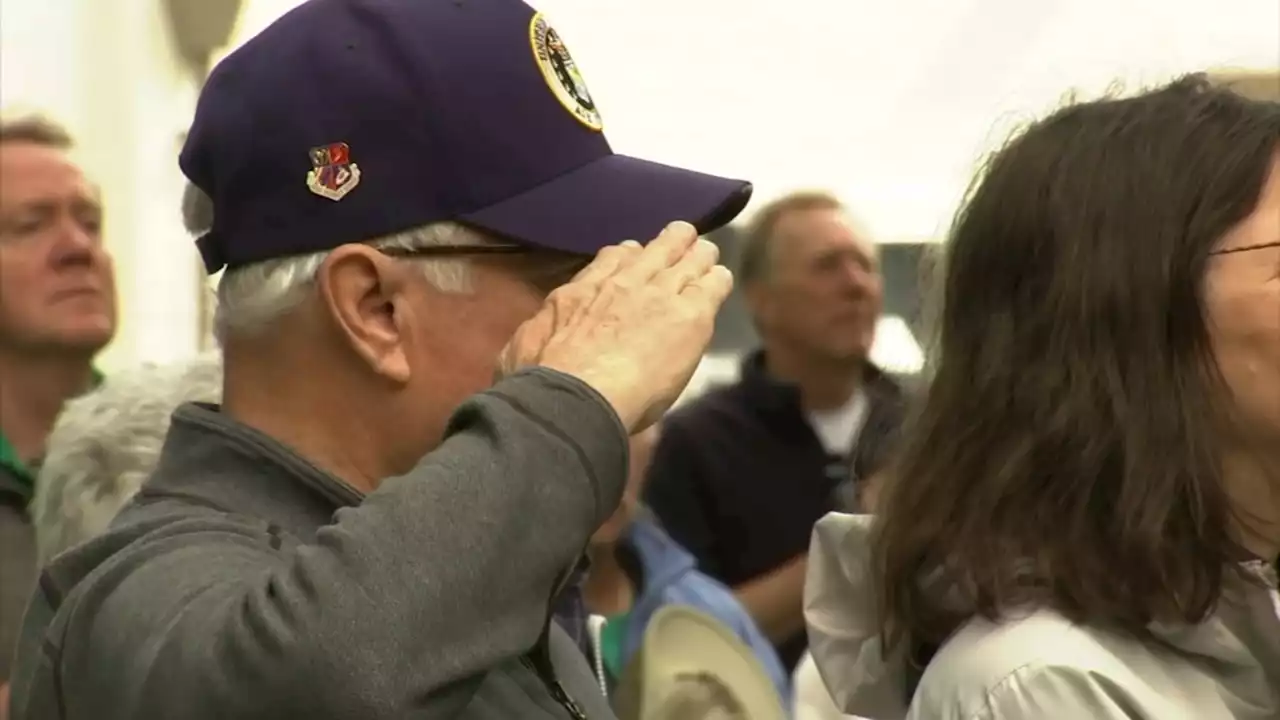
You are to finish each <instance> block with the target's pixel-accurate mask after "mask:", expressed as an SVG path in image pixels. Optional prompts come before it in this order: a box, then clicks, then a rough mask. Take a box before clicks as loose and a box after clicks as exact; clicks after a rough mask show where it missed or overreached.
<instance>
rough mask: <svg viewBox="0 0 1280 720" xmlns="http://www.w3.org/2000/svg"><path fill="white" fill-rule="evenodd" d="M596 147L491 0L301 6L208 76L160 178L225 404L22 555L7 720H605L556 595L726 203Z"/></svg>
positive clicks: (541, 35)
mask: <svg viewBox="0 0 1280 720" xmlns="http://www.w3.org/2000/svg"><path fill="white" fill-rule="evenodd" d="M601 127H602V124H601V119H600V115H599V112H598V110H597V109H596V107H595V104H594V101H593V100H592V99H591V97H590V96H589V95H587V93H586V90H585V86H584V85H583V84H582V82H581V74H580V72H579V71H578V70H577V67H576V65H575V64H574V62H573V59H572V58H571V57H570V56H569V55H568V52H567V50H566V49H565V45H564V42H563V40H562V39H561V38H560V37H559V36H558V35H557V34H556V33H555V31H554V30H553V29H552V28H550V27H549V25H548V24H547V22H546V19H545V18H543V17H542V16H541V15H539V14H537V13H535V12H534V11H533V10H532V9H531V8H529V7H528V6H527V5H525V4H523V3H522V2H519V1H518V0H468V1H467V2H457V3H443V2H421V0H380V1H379V2H376V3H374V2H363V1H358V0H310V2H306V3H303V4H302V5H300V6H299V7H298V8H297V9H295V10H293V11H292V12H290V13H288V14H286V15H285V16H284V17H282V18H281V19H280V20H278V21H277V22H276V23H275V24H273V25H272V26H270V27H268V28H267V29H266V30H264V31H263V32H262V33H261V34H260V35H258V36H257V37H256V38H254V39H252V40H250V41H249V42H248V43H246V44H245V45H243V46H242V47H240V48H239V49H238V50H236V51H235V52H234V53H232V54H231V55H230V56H228V57H227V58H226V59H225V60H223V61H222V62H221V63H220V64H219V65H218V67H217V68H216V69H215V70H214V72H213V74H212V76H211V77H210V79H209V82H208V84H207V85H206V86H205V89H204V91H203V93H202V95H201V98H200V102H199V104H198V108H197V111H196V118H195V121H194V124H193V126H192V129H191V132H190V135H189V137H188V139H187V143H186V146H185V147H184V149H183V152H182V157H181V165H182V168H183V170H184V172H185V173H186V174H187V176H188V178H190V179H191V181H192V182H193V183H194V184H195V185H196V186H198V187H199V188H200V189H201V190H202V191H203V192H205V193H206V194H207V195H209V196H210V198H211V201H212V208H213V216H212V220H213V222H212V227H211V228H210V230H209V232H207V233H205V234H204V235H203V236H202V237H201V238H200V239H199V241H198V245H199V247H200V251H201V254H202V257H203V258H204V260H205V265H206V267H207V269H208V270H209V271H210V272H216V271H219V270H222V269H223V268H225V269H226V273H225V275H224V277H223V279H222V282H221V285H220V286H219V290H218V294H219V305H218V313H217V318H216V321H217V326H218V328H217V329H218V337H219V340H220V342H221V344H222V347H223V353H224V355H223V359H224V370H225V372H224V389H223V404H222V405H221V406H220V407H217V406H208V405H196V404H188V405H184V406H182V407H181V408H179V409H178V411H177V412H176V413H174V416H173V420H172V424H171V426H170V429H169V433H168V436H167V438H166V440H165V446H164V448H163V450H162V452H161V456H160V460H159V463H158V465H157V468H156V471H155V473H154V474H153V475H152V476H151V478H150V479H149V480H148V481H147V482H146V483H145V484H144V485H143V487H142V489H141V491H140V492H139V493H138V495H136V496H135V497H134V499H133V501H131V502H130V503H129V504H128V505H126V506H125V508H124V509H123V510H122V511H121V513H120V514H119V515H117V517H116V518H115V520H114V521H113V522H112V524H111V527H110V528H109V529H108V530H107V532H106V533H104V534H103V535H101V536H100V537H98V538H97V539H95V540H94V541H93V542H89V543H86V544H83V545H80V546H78V547H76V548H74V549H72V550H70V551H67V552H64V553H62V554H60V555H58V557H57V558H55V559H54V560H53V561H52V562H51V563H50V564H49V565H48V566H47V567H46V568H45V570H44V573H43V575H42V577H41V581H40V583H39V587H38V590H37V594H36V596H35V597H34V599H33V601H32V604H31V606H30V609H29V610H28V613H27V616H26V620H25V623H24V627H23V636H22V640H21V642H20V643H19V652H18V660H17V668H16V673H15V681H14V690H13V692H14V695H13V702H14V707H13V712H14V717H15V720H44V719H45V718H51V717H57V718H60V719H61V720H89V719H90V718H92V720H125V719H126V718H127V719H128V720H149V719H152V718H154V719H156V720H159V719H162V718H163V719H166V720H167V719H170V718H183V719H184V720H214V719H215V718H236V719H237V720H255V719H261V720H267V719H268V718H271V719H274V718H308V719H309V720H326V719H333V720H338V719H343V720H345V719H347V718H352V719H354V718H360V719H361V720H379V719H383V718H385V719H391V718H397V719H398V718H406V717H422V718H451V719H477V720H488V719H493V720H499V719H501V720H508V719H510V718H521V720H525V719H528V720H586V719H591V720H608V719H610V718H612V717H613V714H612V712H611V711H610V709H609V707H608V704H607V703H606V701H605V699H604V697H603V696H602V695H601V694H600V691H599V688H598V687H597V685H596V682H595V679H594V677H593V676H592V674H591V671H590V669H589V668H588V667H587V666H586V663H585V661H584V659H583V658H582V656H581V654H580V653H579V652H578V651H577V648H576V646H574V645H573V643H572V641H571V640H570V639H569V638H568V637H567V635H565V633H564V631H563V630H560V629H559V628H558V626H557V625H556V624H555V623H553V622H551V621H550V606H551V602H552V599H553V598H554V597H555V595H556V594H557V592H558V591H559V590H560V589H561V587H562V586H563V583H564V582H565V580H566V579H567V577H568V575H569V573H570V571H571V570H572V569H573V567H574V566H575V564H576V562H577V560H578V558H579V557H580V555H581V553H582V551H583V549H584V548H585V547H586V544H587V540H588V538H589V537H590V536H591V534H592V533H593V532H594V531H595V530H596V528H597V527H598V526H599V525H600V524H602V523H603V522H604V520H605V519H607V518H608V517H609V516H610V515H611V514H612V513H613V511H614V510H615V508H616V507H617V505H618V502H619V498H620V496H621V493H622V489H623V485H624V483H625V480H626V475H627V440H628V437H629V435H631V434H632V433H634V432H638V431H640V430H642V429H644V428H646V427H648V426H649V425H651V424H652V423H653V422H654V421H655V420H656V419H657V418H658V417H660V416H661V414H662V413H663V412H664V411H665V410H666V408H667V407H669V406H670V404H671V403H672V402H673V401H674V400H675V398H676V397H677V396H678V395H679V393H680V391H681V389H682V388H683V386H684V385H685V384H686V383H687V382H688V380H689V377H690V376H691V375H692V373H693V369H694V367H695V366H696V364H697V362H698V359H699V357H700V356H701V354H702V352H703V350H704V349H705V347H706V344H707V343H708V341H709V340H710V336H711V331H712V326H713V320H714V316H715V313H716V310H717V309H718V308H719V306H720V304H721V303H722V302H723V300H724V298H725V297H726V296H727V294H728V293H729V291H730V289H731V285H732V278H731V276H730V275H729V273H728V271H727V270H725V269H724V268H723V267H720V266H719V265H717V264H716V263H717V261H718V255H717V252H716V250H715V247H714V246H713V245H712V244H710V243H708V242H705V241H702V240H699V239H698V237H697V235H698V232H699V231H703V232H705V231H708V230H710V229H712V228H715V227H718V226H719V225H722V224H724V223H725V222H727V221H728V220H730V219H731V218H732V217H734V216H735V215H736V214H737V213H738V212H739V211H740V210H741V209H742V207H743V205H744V204H745V203H746V201H747V198H748V197H749V194H750V185H748V184H747V183H744V182H742V181H735V180H728V179H724V178H717V177H712V176H708V175H702V174H699V173H694V172H690V171H686V170H679V169H675V168H670V167H666V166H662V165H656V164H652V163H647V162H644V161H641V160H636V159H633V158H628V157H624V156H620V155H615V154H614V153H613V152H612V150H611V149H610V147H609V145H608V143H607V142H606V141H605V139H604V136H603V135H602V134H601V130H600V129H601ZM679 218H684V219H687V220H689V221H690V222H689V223H685V222H674V223H669V221H670V220H672V219H679ZM664 226H665V230H664V229H663V228H664ZM655 234H656V235H657V238H656V239H654V240H653V241H652V242H650V243H649V244H647V246H642V245H641V244H640V243H638V242H634V241H624V240H626V239H627V238H636V239H639V240H644V239H647V238H650V237H653V236H654V235H655ZM620 241H622V242H620ZM619 242H620V244H612V243H619ZM495 378H496V381H495Z"/></svg>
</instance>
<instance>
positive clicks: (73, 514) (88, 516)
mask: <svg viewBox="0 0 1280 720" xmlns="http://www.w3.org/2000/svg"><path fill="white" fill-rule="evenodd" d="M221 397H222V360H221V357H220V354H219V353H211V354H207V355H202V356H200V357H198V358H196V359H195V360H193V361H189V362H185V363H178V364H174V365H147V366H143V367H139V368H134V369H132V370H127V371H124V372H120V373H117V374H114V375H111V376H109V377H108V378H107V379H106V380H105V381H104V382H103V384H102V385H101V386H100V387H98V388H97V389H96V390H94V391H93V392H90V393H89V394H87V395H84V396H81V397H79V398H76V399H74V400H72V401H71V402H69V403H67V405H66V407H65V408H64V409H63V411H62V414H61V415H60V416H59V417H58V422H57V424H55V425H54V428H53V433H52V434H51V435H50V436H49V444H48V452H47V454H46V456H45V459H44V462H43V464H42V465H41V467H40V471H39V477H38V478H37V482H36V492H35V498H34V499H33V500H32V502H31V514H32V518H33V520H34V523H35V531H36V549H37V553H38V557H39V561H40V564H41V565H44V564H45V563H47V562H48V561H49V560H52V559H53V558H54V557H55V556H56V555H58V554H59V553H61V552H63V551H64V550H67V549H69V548H71V547H74V546H75V545H78V544H80V543H82V542H85V541H87V540H90V539H92V538H93V537H95V536H97V535H98V534H100V533H101V532H103V531H104V530H106V528H107V525H108V524H109V523H110V522H111V519H112V518H113V517H115V514H116V513H117V512H118V511H119V510H120V508H121V507H123V506H124V504H125V503H126V502H127V501H128V500H129V498H131V497H133V495H134V493H136V492H137V491H138V488H140V487H141V486H142V483H143V481H145V480H146V479H147V477H149V476H150V475H151V472H152V470H154V468H155V465H156V462H157V461H158V460H159V457H160V448H161V446H162V445H163V444H164V437H165V434H166V433H168V431H169V417H170V415H172V413H173V411H174V409H176V408H177V407H178V406H179V405H181V404H183V403H185V402H196V401H198V402H213V403H216V402H219V401H220V400H221Z"/></svg>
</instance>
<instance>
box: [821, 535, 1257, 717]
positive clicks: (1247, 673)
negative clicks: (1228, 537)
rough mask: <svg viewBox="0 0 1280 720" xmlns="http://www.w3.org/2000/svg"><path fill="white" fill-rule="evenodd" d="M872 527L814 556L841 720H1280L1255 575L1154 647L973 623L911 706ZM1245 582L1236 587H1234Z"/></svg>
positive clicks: (830, 682) (1029, 619) (1017, 624)
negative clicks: (888, 647)
mask: <svg viewBox="0 0 1280 720" xmlns="http://www.w3.org/2000/svg"><path fill="white" fill-rule="evenodd" d="M871 523H872V519H871V517H870V516H866V515H859V516H855V515H842V514H838V513H832V514H830V515H828V516H827V517H825V518H823V519H822V520H820V521H818V524H817V527H816V528H815V529H814V533H813V544H812V546H811V548H810V550H809V575H808V579H807V582H806V586H805V617H806V619H807V620H808V622H809V643H810V648H811V650H812V652H813V657H814V660H815V661H816V663H817V666H818V668H819V670H820V671H821V674H822V678H823V680H824V681H825V682H826V686H827V689H828V690H830V691H831V694H832V696H833V698H834V699H835V701H836V705H837V707H838V708H839V709H841V710H842V711H844V712H849V713H853V714H855V715H860V716H863V717H866V718H868V719H869V720H904V719H905V720H1058V719H1059V718H1061V719H1062V720H1280V592H1277V589H1276V576H1275V572H1274V571H1273V570H1272V569H1270V568H1266V567H1264V566H1263V565H1262V564H1261V563H1253V564H1251V565H1249V566H1246V568H1245V576H1246V578H1245V579H1237V578H1235V576H1232V577H1233V580H1234V581H1233V582H1232V584H1231V586H1230V588H1229V593H1228V595H1227V596H1226V597H1224V598H1223V600H1222V602H1221V603H1220V604H1219V607H1218V610H1217V611H1216V612H1215V613H1214V614H1213V615H1212V616H1210V617H1209V618H1208V619H1207V620H1205V621H1204V622H1203V623H1200V624H1197V625H1181V626H1162V627H1152V628H1151V630H1152V633H1153V634H1154V635H1155V636H1156V637H1157V638H1158V639H1159V642H1158V643H1145V642H1141V641H1139V640H1137V639H1135V638H1132V637H1129V636H1122V635H1118V634H1116V633H1112V632H1108V631H1106V630H1103V629H1101V628H1095V627H1090V626H1088V625H1075V624H1073V623H1071V622H1070V621H1068V620H1067V619H1066V618H1064V617H1063V616H1062V615H1059V614H1058V613H1055V612H1051V611H1047V610H1041V611H1028V612H1026V613H1024V614H1022V615H1020V616H1017V617H1009V618H1007V619H1005V620H1003V621H1002V622H998V623H993V622H988V621H986V620H980V619H975V620H971V621H970V622H968V623H967V624H965V625H964V626H963V627H961V628H960V629H959V630H957V631H956V632H955V634H954V635H952V636H951V638H950V639H948V640H947V642H946V643H944V644H943V646H942V649H941V650H939V651H938V653H937V654H936V655H935V656H934V657H933V660H932V661H930V663H929V666H928V668H927V669H926V670H925V672H924V676H923V677H922V678H921V680H920V684H919V686H918V687H917V688H916V691H915V696H914V698H913V700H912V702H911V704H910V707H908V706H907V703H906V691H905V687H906V672H905V669H906V665H905V659H904V658H903V657H902V656H901V654H898V653H896V652H895V654H894V655H891V656H889V657H886V656H885V655H884V654H883V653H882V652H881V645H880V637H879V629H880V624H879V621H878V616H877V613H876V611H875V603H874V600H873V596H872V593H871V588H872V586H871V582H872V580H873V577H872V575H871V572H872V570H871V563H870V557H869V553H868V547H869V546H868V538H869V532H870V530H871ZM1237 582H1238V584H1237Z"/></svg>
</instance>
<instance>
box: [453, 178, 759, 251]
mask: <svg viewBox="0 0 1280 720" xmlns="http://www.w3.org/2000/svg"><path fill="white" fill-rule="evenodd" d="M750 199H751V183H749V182H746V181H744V180H730V179H728V178H722V177H716V176H714V175H706V174H703V173H699V172H694V171H692V170H683V169H680V168H674V167H670V166H668V165H662V164H660V163H655V162H649V161H647V160H640V159H637V158H632V157H627V156H625V155H610V156H608V157H604V158H601V159H599V160H595V161H593V162H590V163H588V164H586V165H584V166H582V167H580V168H578V169H576V170H573V171H571V172H569V173H566V174H564V175H561V176H559V177H557V178H555V179H554V180H551V181H549V182H546V183H543V184H542V185H540V186H538V187H537V188H534V189H533V190H530V191H528V192H524V193H521V194H520V195H516V196H515V197H512V198H508V199H507V200H504V201H502V202H500V203H498V204H496V205H491V206H489V207H486V208H483V209H481V210H478V211H476V212H473V213H468V214H466V215H463V216H461V217H459V218H458V220H459V221H460V222H464V223H466V224H468V225H472V226H475V227H477V228H479V229H481V230H486V231H489V232H492V233H495V234H497V235H501V236H503V237H505V238H508V239H511V240H514V241H517V242H521V243H525V244H529V245H534V246H537V247H543V248H548V249H551V250H561V251H566V252H571V253H579V254H583V255H592V254H595V253H596V252H597V251H599V250H600V249H601V248H603V247H605V246H607V245H612V244H615V243H619V242H622V241H623V240H635V241H637V242H641V243H643V242H648V241H649V240H650V239H652V238H653V237H655V236H656V235H657V234H658V233H660V232H661V231H662V229H663V228H664V227H666V226H667V224H668V223H671V222H673V221H676V220H684V221H686V222H688V223H691V224H692V225H693V226H694V227H696V228H698V232H699V233H708V232H711V231H712V230H715V229H717V228H719V227H722V226H724V225H727V224H728V223H729V222H730V221H732V220H733V219H734V218H735V217H737V216H738V213H740V212H742V209H743V208H744V207H746V205H747V201H748V200H750Z"/></svg>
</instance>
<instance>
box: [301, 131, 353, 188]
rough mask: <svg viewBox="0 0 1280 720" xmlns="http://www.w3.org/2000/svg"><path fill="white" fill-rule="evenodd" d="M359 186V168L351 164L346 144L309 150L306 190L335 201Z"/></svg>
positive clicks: (333, 144)
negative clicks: (309, 165) (309, 161)
mask: <svg viewBox="0 0 1280 720" xmlns="http://www.w3.org/2000/svg"><path fill="white" fill-rule="evenodd" d="M359 184H360V167H359V166H358V165H356V164H355V163H353V162H351V148H350V147H348V146H347V144H346V143H331V144H329V145H323V146H321V147H317V148H311V171H310V172H308V173H307V189H309V190H310V191H311V192H313V193H315V194H316V195H319V196H320V197H326V198H329V199H330V200H335V201H336V200H341V199H342V198H344V197H346V196H347V193H349V192H351V191H352V190H354V189H355V188H356V186H357V185H359Z"/></svg>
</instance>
